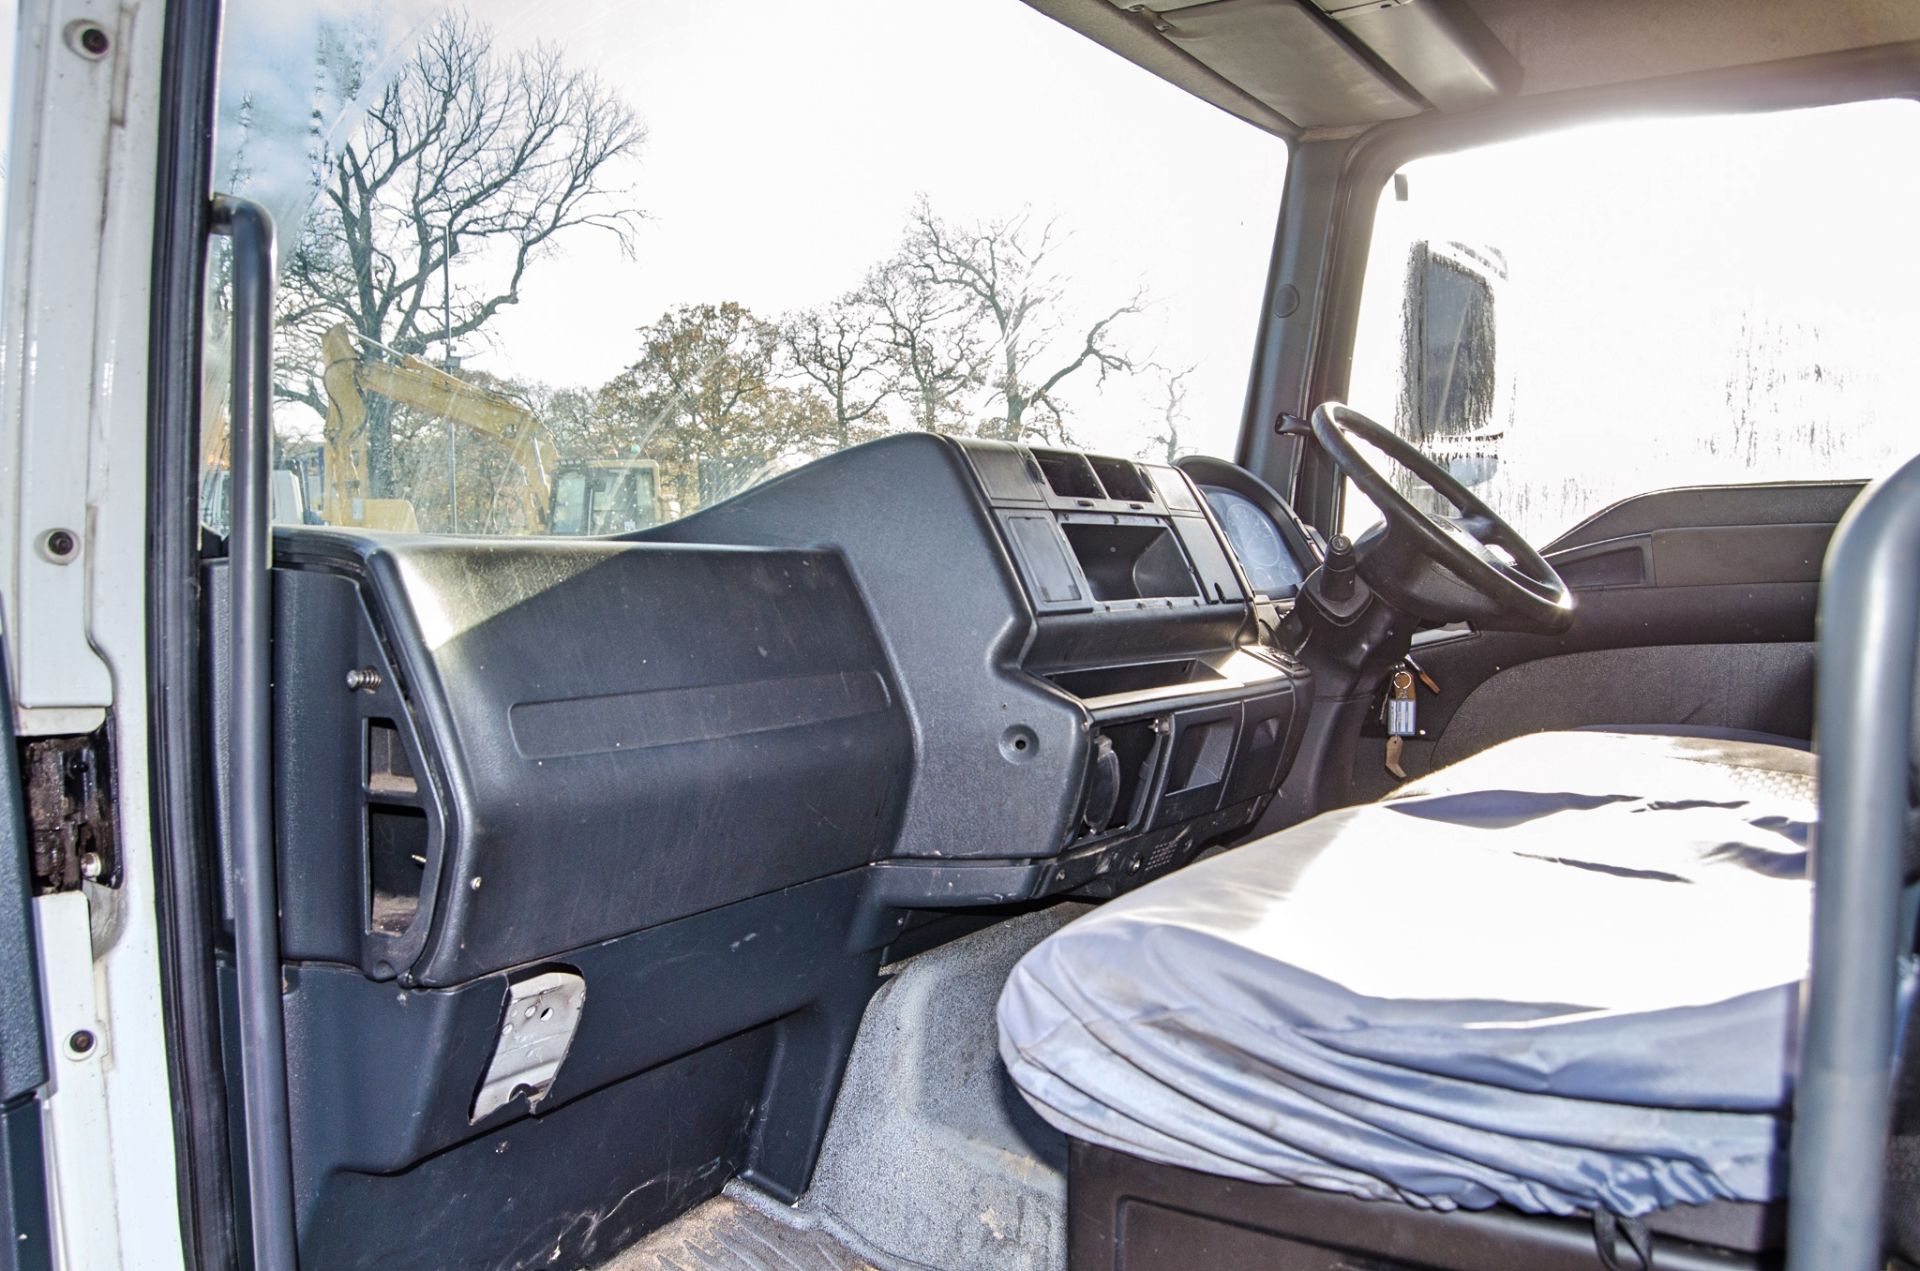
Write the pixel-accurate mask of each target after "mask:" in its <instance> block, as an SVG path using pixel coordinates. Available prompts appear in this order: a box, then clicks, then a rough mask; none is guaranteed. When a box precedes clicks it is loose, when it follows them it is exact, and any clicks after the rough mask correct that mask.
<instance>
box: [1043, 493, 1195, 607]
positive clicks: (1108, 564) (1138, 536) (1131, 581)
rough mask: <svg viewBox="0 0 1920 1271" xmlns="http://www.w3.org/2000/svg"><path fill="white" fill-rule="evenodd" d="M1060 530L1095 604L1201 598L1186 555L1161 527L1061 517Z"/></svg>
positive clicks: (1140, 520)
mask: <svg viewBox="0 0 1920 1271" xmlns="http://www.w3.org/2000/svg"><path fill="white" fill-rule="evenodd" d="M1060 528H1061V530H1062V531H1063V532H1065V534H1066V536H1067V543H1068V544H1069V545H1070V546H1071V547H1072V548H1073V556H1074V559H1075V560H1076V561H1078V562H1079V563H1080V572H1081V573H1083V574H1085V575H1086V579H1087V585H1088V586H1089V587H1090V588H1092V590H1093V598H1094V599H1095V600H1160V599H1168V598H1175V597H1194V596H1198V595H1199V594H1200V587H1199V584H1198V583H1196V582H1195V581H1194V578H1193V571H1192V570H1191V569H1189V568H1188V567H1187V558H1186V555H1185V554H1184V553H1183V552H1182V551H1181V550H1180V544H1179V541H1178V540H1177V539H1175V538H1174V536H1173V531H1172V529H1171V528H1170V527H1169V526H1168V525H1167V524H1166V522H1164V521H1157V520H1153V519H1151V518H1148V517H1118V516H1115V517H1096V516H1076V515H1071V514H1069V515H1064V516H1062V517H1061V518H1060Z"/></svg>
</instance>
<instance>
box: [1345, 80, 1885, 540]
mask: <svg viewBox="0 0 1920 1271" xmlns="http://www.w3.org/2000/svg"><path fill="white" fill-rule="evenodd" d="M1916 153H1920V106H1916V104H1915V103H1912V102H1906V101H1897V102H1869V103H1861V104H1855V105H1847V106H1836V107H1827V108H1822V109H1817V110H1804V111H1794V112H1787V113H1780V114H1770V115H1742V116H1725V117H1713V118H1696V119H1685V120H1670V119H1668V120H1652V121H1634V122H1628V123H1616V124H1608V125H1602V126H1595V127H1587V128H1580V129H1573V130H1567V131H1563V132H1559V133H1554V134H1549V135H1545V136H1538V137H1531V138H1527V139H1525V140H1522V141H1516V142H1510V143H1506V144H1501V145H1495V146H1488V147H1485V148H1482V149H1479V150H1473V151H1465V152H1460V153H1456V154H1449V155H1441V156H1435V157H1432V158H1427V159H1422V160H1419V161H1416V162H1413V163H1409V164H1408V165H1406V167H1404V168H1403V169H1402V170H1401V171H1400V172H1399V173H1397V174H1395V176H1394V177H1393V179H1392V180H1391V181H1390V182H1389V183H1388V184H1387V186H1386V188H1385V189H1384V190H1383V192H1382V194H1381V200H1380V206H1379V211H1378V214H1377V217H1376V220H1375V228H1374V237H1373V243H1372V248H1371V254H1370V256H1369V261H1368V270H1367V278H1366V286H1365V290H1364V292H1363V294H1362V302H1361V316H1360V325H1359V328H1358V330H1357V332H1356V342H1355V348H1354V361H1353V371H1352V378H1351V382H1350V385H1349V389H1348V394H1347V399H1348V401H1349V402H1351V404H1352V405H1354V406H1355V407H1357V408H1358V409H1359V410H1361V411H1362V412H1364V413H1366V414H1368V415H1370V416H1372V417H1373V418H1374V419H1377V420H1379V421H1380V422H1382V423H1386V424H1390V425H1391V426H1392V427H1393V428H1394V429H1395V430H1396V431H1397V432H1399V433H1400V434H1401V435H1403V436H1405V437H1407V438H1409V439H1410V440H1412V441H1414V442H1415V443H1416V444H1418V445H1419V446H1420V447H1421V448H1422V449H1423V450H1425V451H1426V452H1427V453H1428V454H1430V455H1432V456H1434V457H1435V458H1437V459H1440V460H1441V461H1442V462H1443V463H1444V464H1445V465H1446V467H1447V468H1448V470H1449V471H1450V472H1452V473H1453V474H1454V475H1455V476H1456V477H1458V478H1459V479H1460V480H1461V481H1463V482H1464V483H1465V484H1466V485H1467V486H1469V487H1470V488H1472V489H1473V490H1474V492H1475V493H1476V494H1478V495H1479V496H1480V497H1481V498H1482V499H1484V500H1485V501H1486V502H1487V503H1488V504H1489V505H1491V506H1492V507H1493V508H1494V509H1495V510H1496V511H1498V512H1499V513H1500V514H1501V515H1503V516H1504V517H1506V518H1507V519H1508V520H1509V521H1511V522H1512V523H1513V524H1514V526H1515V527H1516V528H1518V529H1519V530H1520V531H1521V532H1522V533H1523V534H1525V535H1526V536H1527V537H1528V538H1530V539H1531V540H1533V541H1534V542H1536V543H1544V542H1547V541H1549V540H1551V539H1552V538H1554V537H1555V536H1556V535H1558V534H1560V533H1562V532H1564V531H1566V530H1568V529H1570V528H1572V527H1573V526H1574V525H1575V524H1577V523H1578V522H1579V521H1581V520H1582V519H1584V518H1585V517H1587V516H1590V515H1591V514H1593V513H1595V512H1598V511H1600V510H1601V509H1602V508H1604V507H1606V506H1607V505H1608V504H1611V503H1614V502H1617V501H1618V500H1620V499H1623V498H1626V497H1629V496H1631V495H1634V494H1640V493H1644V492H1646V491H1648V490H1654V489H1660V488H1666V487H1671V486H1680V485H1695V484H1735V483H1746V482H1762V481H1797V480H1818V479H1823V478H1870V477H1874V476H1878V475H1880V474H1881V473H1883V472H1885V471H1887V470H1888V469H1889V468H1890V467H1892V466H1893V465H1894V464H1895V463H1897V462H1898V461H1899V460H1901V459H1904V458H1906V457H1907V456H1908V455H1910V454H1912V453H1913V452H1914V451H1915V450H1916V449H1920V429H1916V427H1915V418H1916V417H1915V415H1914V407H1913V403H1914V402H1915V401H1920V358H1916V357H1915V356H1913V354H1912V350H1913V348H1914V347H1915V344H1916V337H1917V336H1920V308H1916V306H1915V304H1914V301H1913V299H1912V298H1913V297H1914V296H1915V295H1916V294H1920V239H1917V238H1916V236H1915V235H1914V233H1913V229H1912V220H1911V218H1912V208H1913V207H1914V206H1915V205H1916V201H1917V200H1920V165H1916V164H1913V163H1911V162H1909V161H1908V160H1907V156H1911V155H1913V154H1916ZM1408 493H1409V494H1410V495H1412V496H1413V497H1414V498H1416V500H1419V499H1432V497H1433V496H1432V495H1431V492H1427V491H1422V490H1409V491H1408ZM1374 519H1375V513H1374V509H1372V508H1371V507H1370V506H1368V505H1367V503H1366V501H1365V499H1364V498H1362V497H1359V496H1358V494H1357V492H1355V491H1353V490H1352V489H1351V487H1349V489H1348V492H1347V500H1346V505H1345V512H1344V515H1343V521H1342V528H1343V529H1344V530H1346V532H1348V533H1350V534H1351V533H1356V532H1358V531H1360V530H1363V529H1365V528H1366V526H1367V525H1369V524H1370V523H1371V522H1372V521H1373V520H1374Z"/></svg>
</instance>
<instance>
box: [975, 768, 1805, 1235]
mask: <svg viewBox="0 0 1920 1271" xmlns="http://www.w3.org/2000/svg"><path fill="white" fill-rule="evenodd" d="M1814 814H1815V813H1814V782H1813V756H1812V755H1809V754H1807V753H1804V752H1801V751H1797V750H1791V749H1787V748H1783V747H1775V746H1767V745H1758V744H1754V743H1747V742H1738V741H1722V740H1713V739H1703V738H1671V737H1660V736H1633V735H1620V734H1609V733H1597V732H1579V733H1545V734H1536V735H1534V736H1530V737H1523V738H1519V739H1517V740H1514V741H1511V742H1507V743H1505V744H1503V745H1500V746H1496V747H1494V748H1492V749H1490V750H1488V751H1485V752H1483V753H1482V754H1480V755H1476V756H1475V757H1473V758H1471V759H1469V760H1466V761H1464V762H1463V763H1460V764H1457V765H1454V766H1453V767H1451V768H1448V769H1445V770H1443V771H1441V772H1438V773H1435V774H1433V775H1432V776H1431V777H1429V778H1427V779H1425V780H1422V781H1420V782H1418V783H1416V784H1414V785H1411V786H1409V787H1407V788H1406V789H1405V790H1404V791H1403V792H1401V793H1400V794H1399V795H1398V796H1396V797H1395V798H1393V799H1391V800H1390V801H1387V802H1383V803H1379V804H1371V805H1366V806H1363V807H1358V808H1348V809H1343V810H1340V811H1336V812H1330V813H1327V814H1325V815H1323V816H1320V817H1318V818H1315V819H1314V820H1312V821H1309V822H1307V823H1305V824H1303V825H1300V826H1296V827H1293V828H1292V829H1289V830H1286V831H1283V832H1281V833H1279V834H1275V835H1272V836H1269V837H1267V838H1265V839H1262V840H1259V841H1257V842H1255V843H1252V844H1249V845H1247V846H1244V847H1241V848H1238V849H1236V850H1234V851H1231V852H1228V853H1226V854H1224V855H1222V856H1219V857H1216V858H1214V859H1212V860H1209V861H1205V862H1203V863H1201V864H1198V865H1195V866H1192V867H1190V868H1188V869H1186V870H1183V871H1181V872H1179V873H1177V874H1174V875H1172V876H1170V877H1168V878H1166V879H1163V880H1161V881H1159V882H1156V883H1154V884H1151V885H1149V886H1147V887H1144V888H1142V889H1140V890H1139V891H1137V892H1134V893H1132V894H1131V895H1129V896H1126V897H1124V898H1122V899H1120V900H1117V901H1114V902H1112V903H1110V904H1108V905H1106V906H1104V907H1102V908H1100V909H1098V910H1096V911H1094V912H1093V913H1091V914H1089V915H1088V916H1086V917H1084V918H1081V919H1080V920H1079V921H1077V922H1075V923H1073V924H1071V925H1070V926H1068V927H1066V928H1064V929H1063V930H1061V931H1059V932H1057V933H1055V934H1054V935H1053V936H1052V937H1050V938H1049V939H1047V940H1046V941H1044V942H1042V943H1041V944H1040V945H1039V946H1037V947H1036V948H1035V949H1034V950H1033V951H1032V952H1031V953H1029V954H1028V955H1027V956H1026V958H1024V959H1023V960H1022V961H1021V962H1020V963H1019V965H1018V966H1017V967H1016V968H1015V970H1014V972H1013V974H1012V976H1011V977H1010V978H1009V980H1008V982H1007V985H1006V988H1005V990H1004V992H1003V994H1002V996H1001V1000H1000V1009H999V1020H1000V1035H1001V1041H1000V1044H1001V1054H1002V1056H1003V1058H1004V1059H1005V1061H1006V1063H1007V1066H1008V1069H1009V1070H1010V1071H1011V1073H1012V1075H1013V1079H1014V1081H1015V1082H1016V1083H1017V1085H1018V1086H1019V1088H1020V1089H1021V1091H1022V1093H1023V1094H1025V1096H1026V1097H1027V1099H1028V1100H1029V1101H1030V1102H1031V1103H1032V1104H1033V1105H1034V1107H1035V1108H1037V1109H1038V1110H1039V1111H1040V1113H1041V1115H1042V1116H1044V1117H1045V1118H1046V1119H1047V1120H1048V1121H1050V1122H1051V1123H1053V1124H1054V1125H1055V1126H1057V1127H1059V1128H1060V1129H1061V1130H1063V1131H1065V1132H1066V1133H1068V1134H1069V1135H1073V1136H1075V1137H1078V1138H1081V1139H1085V1140H1088V1141H1090V1142H1094V1143H1099V1144H1102V1145H1104V1146H1108V1147H1112V1148H1116V1149H1118V1150H1120V1151H1124V1152H1130V1153H1133V1154H1135V1155H1138V1156H1142V1157H1146V1158H1148V1159H1151V1160H1157V1161H1162V1162H1165V1163H1167V1164H1172V1165H1179V1166H1184V1167H1186V1168H1189V1169H1199V1170H1204V1171H1208V1172H1211V1173H1215V1174H1222V1175H1226V1176H1229V1177H1234V1178H1244V1179H1252V1180H1257V1181H1268V1182H1290V1183H1302V1184H1308V1185H1312V1186H1317V1187H1325V1188H1330V1189H1333V1190H1336V1191H1342V1192H1348V1193H1351V1194H1355V1195H1360V1196H1366V1197H1373V1198H1382V1199H1399V1200H1403V1201H1408V1202H1411V1203H1414V1204H1418V1205H1432V1206H1437V1207H1442V1208H1448V1207H1452V1206H1456V1205H1464V1206H1470V1207H1483V1206H1487V1205H1491V1204H1494V1203H1496V1202H1502V1201H1504V1202H1506V1203H1508V1204H1512V1205H1515V1206H1518V1207H1519V1208H1521V1209H1525V1210H1530V1211H1535V1212H1552V1213H1572V1212H1577V1211H1581V1210H1587V1209H1591V1208H1594V1207H1597V1206H1601V1207H1605V1208H1608V1209H1611V1210H1613V1211H1615V1212H1617V1213H1620V1214H1626V1215H1638V1214H1643V1213H1645V1212H1647V1211H1649V1210H1652V1209H1655V1208H1659V1207H1662V1206H1666V1205H1671V1204H1675V1203H1680V1202H1704V1201H1708V1200H1715V1199H1729V1200H1747V1201H1760V1200H1767V1199H1769V1198H1771V1197H1773V1196H1774V1195H1776V1194H1777V1193H1778V1192H1779V1191H1780V1190H1781V1187H1782V1185H1783V1171H1784V1156H1783V1154H1782V1153H1781V1151H1780V1146H1781V1139H1782V1131H1781V1121H1780V1117H1781V1113H1782V1110H1783V1109H1784V1108H1785V1107H1786V1105H1787V1102H1788V1099H1789V1095H1790V1086H1791V1081H1790V1075H1791V1072H1792V1044H1793V1034H1794V1025H1795V1018H1796V997H1797V986H1798V983H1799V980H1800V979H1801V977H1802V975H1803V974H1804V973H1805V969H1806V963H1807V941H1808V920H1809V892H1808V887H1807V883H1806V881H1805V877H1804V874H1805V864H1806V844H1807V835H1808V831H1809V828H1810V825H1811V823H1812V820H1813V817H1814Z"/></svg>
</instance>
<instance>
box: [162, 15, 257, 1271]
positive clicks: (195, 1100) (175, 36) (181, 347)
mask: <svg viewBox="0 0 1920 1271" xmlns="http://www.w3.org/2000/svg"><path fill="white" fill-rule="evenodd" d="M164 22H165V33H164V36H163V42H164V53H163V62H162V66H161V83H160V117H161V118H163V119H166V120H168V121H170V124H169V126H168V127H167V128H165V129H163V130H162V134H161V147H160V153H159V162H158V171H157V173H156V199H155V207H154V256H153V309H152V314H151V327H150V335H149V349H148V376H147V380H148V394H149V411H148V414H149V418H150V419H151V420H152V421H153V422H152V425H151V433H150V436H149V442H148V450H147V490H148V509H147V515H148V527H149V529H148V540H147V578H148V606H149V607H148V614H147V632H148V635H147V641H148V654H147V691H148V693H149V702H148V720H147V721H146V726H147V728H148V737H149V745H150V749H151V770H152V788H151V798H152V804H153V806H152V814H151V825H152V833H153V860H154V871H155V875H156V892H157V896H158V900H157V903H156V905H155V909H156V911H157V915H158V918H159V926H160V998H161V1006H162V1012H163V1021H164V1026H165V1029H166V1038H167V1056H166V1058H167V1067H168V1072H169V1075H170V1077H171V1088H172V1093H173V1124H174V1144H175V1153H176V1160H177V1170H178V1176H179V1181H180V1185H179V1189H178V1191H179V1196H180V1227H181V1242H182V1249H183V1253H184V1255H185V1260H186V1263H187V1265H188V1266H190V1267H207V1268H214V1267H230V1266H234V1265H236V1263H237V1260H238V1251H237V1249H236V1247H235V1240H234V1234H235V1231H234V1228H235V1221H236V1218H235V1211H234V1198H233V1189H232V1175H231V1164H230V1157H229V1152H228V1138H227V1134H228V1123H227V1102H226V1097H227V1090H226V1074H225V1071H224V1065H223V1059H222V1055H221V1048H220V1018H219V997H218V990H217V986H216V984H215V980H214V973H213V949H214V945H215V943H216V939H217V928H216V924H215V918H214V908H213V895H214V888H215V880H214V877H213V869H214V854H213V852H212V851H211V850H210V845H211V844H212V842H213V834H212V832H211V829H210V826H211V817H210V815H209V812H208V796H209V790H210V782H209V773H208V771H207V766H206V765H205V764H204V763H203V762H202V756H203V755H204V754H205V752H206V747H207V735H206V733H205V719H204V717H203V715H202V712H201V702H202V687H201V674H202V670H201V654H200V640H201V631H200V616H201V615H200V599H199V589H198V581H197V563H198V555H199V466H200V446H199V424H200V410H199V403H200V374H199V371H200V336H201V332H200V321H201V313H202V303H203V289H204V287H205V279H206V251H207V228H208V224H207V222H208V205H207V190H208V187H209V184H210V174H211V172H212V167H213V108H214V97H215V93H216V82H215V69H216V66H217V62H218V48H219V33H220V6H219V5H218V4H217V3H215V2H214V0H176V2H175V3H171V4H168V5H167V6H166V10H165V17H164Z"/></svg>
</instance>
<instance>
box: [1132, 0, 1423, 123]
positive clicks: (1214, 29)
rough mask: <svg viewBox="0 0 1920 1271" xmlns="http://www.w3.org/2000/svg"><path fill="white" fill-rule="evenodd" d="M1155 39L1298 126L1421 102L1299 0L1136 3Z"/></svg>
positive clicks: (1410, 108) (1375, 114)
mask: <svg viewBox="0 0 1920 1271" xmlns="http://www.w3.org/2000/svg"><path fill="white" fill-rule="evenodd" d="M1115 7H1116V8H1121V9H1126V10H1128V11H1130V12H1132V13H1134V14H1136V15H1137V16H1138V17H1140V19H1141V20H1142V21H1143V22H1145V23H1147V24H1149V25H1151V27H1152V28H1153V30H1154V31H1156V32H1157V33H1158V34H1159V36H1160V38H1162V39H1164V40H1166V41H1167V42H1168V43H1170V44H1172V45H1173V46H1174V47H1175V48H1177V49H1179V50H1180V51H1181V52H1183V53H1185V54H1187V55H1188V56H1189V57H1191V58H1193V59H1194V60H1195V61H1196V62H1199V63H1200V64H1201V65H1203V66H1205V67H1206V68H1207V69H1209V70H1211V71H1213V72H1214V73H1215V74H1217V75H1219V76H1221V77H1222V78H1223V79H1226V80H1227V81H1228V82H1230V83H1231V84H1233V85H1234V86H1235V87H1236V88H1239V89H1240V90H1242V91H1243V92H1245V93H1247V94H1248V95H1249V96H1251V97H1253V98H1254V99H1256V100H1257V101H1260V102H1262V103H1263V104H1265V105H1267V106H1270V107H1272V108H1273V109H1274V110H1276V111H1278V112H1279V113H1280V114H1282V115H1284V116H1286V117H1287V118H1288V119H1289V120H1291V121H1292V122H1293V123H1295V124H1297V125H1299V126H1300V127H1303V128H1316V127H1324V126H1329V125H1335V124H1347V123H1357V122H1363V121H1373V120H1381V119H1398V118H1400V117H1402V116H1404V115H1414V114H1418V113H1419V112H1420V109H1421V103H1420V102H1419V101H1418V100H1417V99H1415V98H1414V97H1413V96H1412V95H1411V94H1409V93H1408V92H1406V91H1405V90H1404V89H1402V88H1401V87H1400V86H1399V85H1397V84H1395V83H1394V82H1393V81H1392V80H1391V79H1390V78H1388V77H1387V76H1386V75H1384V74H1382V73H1381V72H1380V71H1379V70H1377V69H1375V68H1374V67H1373V66H1372V65H1370V64H1369V63H1368V62H1367V61H1366V60H1365V59H1364V58H1363V57H1361V55H1360V54H1359V53H1358V52H1356V51H1355V50H1354V49H1353V48H1352V46H1350V45H1349V44H1348V43H1347V42H1346V41H1345V40H1344V39H1342V38H1341V36H1340V35H1339V33H1338V31H1337V29H1336V26H1335V24H1334V23H1333V22H1331V21H1329V20H1328V19H1327V18H1326V17H1325V16H1324V15H1323V14H1321V13H1320V11H1319V10H1318V9H1316V8H1314V7H1313V6H1312V5H1309V4H1305V3H1301V2H1300V0H1211V2H1210V3H1204V4H1192V5H1180V4H1178V0H1174V3H1169V4H1167V5H1165V6H1164V7H1161V8H1147V9H1142V8H1140V7H1138V6H1135V5H1133V4H1131V3H1116V4H1115Z"/></svg>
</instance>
